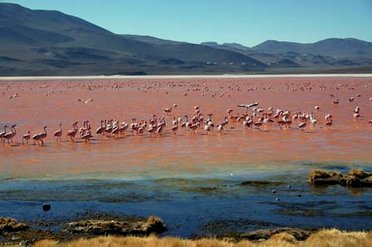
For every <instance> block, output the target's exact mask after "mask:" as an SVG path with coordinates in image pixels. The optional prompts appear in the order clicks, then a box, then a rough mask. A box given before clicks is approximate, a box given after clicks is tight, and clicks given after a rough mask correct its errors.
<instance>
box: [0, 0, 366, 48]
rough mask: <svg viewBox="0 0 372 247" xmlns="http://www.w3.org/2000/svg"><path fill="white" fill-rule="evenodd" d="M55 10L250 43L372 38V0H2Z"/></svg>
mask: <svg viewBox="0 0 372 247" xmlns="http://www.w3.org/2000/svg"><path fill="white" fill-rule="evenodd" d="M0 2H12V3H18V4H20V5H23V6H25V7H28V8H32V9H47V10H59V11H62V12H64V13H66V14H70V15H74V16H78V17H80V18H83V19H85V20H87V21H89V22H92V23H94V24H96V25H98V26H101V27H103V28H105V29H108V30H110V31H112V32H114V33H118V34H141V35H151V36H155V37H159V38H164V39H171V40H180V41H187V42H192V43H200V42H203V41H216V42H219V43H223V42H237V43H241V44H243V45H247V46H254V45H256V44H258V43H261V42H263V41H265V40H268V39H274V40H281V41H296V42H302V43H309V42H315V41H318V40H321V39H325V38H330V37H336V38H346V37H353V38H358V39H363V40H366V41H372V0H182V1H181V0H13V1H12V0H5V1H3V0H0Z"/></svg>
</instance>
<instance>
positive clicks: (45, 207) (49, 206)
mask: <svg viewBox="0 0 372 247" xmlns="http://www.w3.org/2000/svg"><path fill="white" fill-rule="evenodd" d="M51 208H52V207H51V205H50V204H49V203H44V204H43V211H49V210H50V209H51Z"/></svg>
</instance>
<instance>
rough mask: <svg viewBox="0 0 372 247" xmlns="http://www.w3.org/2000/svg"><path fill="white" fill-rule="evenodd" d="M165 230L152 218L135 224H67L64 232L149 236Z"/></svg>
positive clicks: (115, 221) (116, 222) (109, 222)
mask: <svg viewBox="0 0 372 247" xmlns="http://www.w3.org/2000/svg"><path fill="white" fill-rule="evenodd" d="M165 230H166V225H165V224H164V222H163V221H162V220H161V219H159V218H157V217H154V216H150V217H149V218H148V219H147V221H143V220H139V221H135V222H128V221H120V220H81V221H77V222H71V223H67V224H66V226H65V228H64V231H65V232H68V233H70V234H76V233H87V234H92V235H106V234H115V235H139V236H144V235H149V234H150V233H157V234H158V233H162V232H164V231H165Z"/></svg>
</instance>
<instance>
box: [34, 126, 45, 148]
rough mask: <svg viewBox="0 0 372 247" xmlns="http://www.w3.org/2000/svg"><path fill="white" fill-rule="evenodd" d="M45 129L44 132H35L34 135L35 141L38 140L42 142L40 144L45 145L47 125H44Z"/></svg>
mask: <svg viewBox="0 0 372 247" xmlns="http://www.w3.org/2000/svg"><path fill="white" fill-rule="evenodd" d="M43 129H44V132H41V133H39V134H35V135H33V136H32V139H33V140H34V141H37V142H38V143H39V144H40V146H43V145H44V141H43V139H45V138H46V137H47V131H46V129H47V126H44V128H43Z"/></svg>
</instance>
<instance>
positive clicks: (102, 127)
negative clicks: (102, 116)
mask: <svg viewBox="0 0 372 247" xmlns="http://www.w3.org/2000/svg"><path fill="white" fill-rule="evenodd" d="M105 129H106V126H105V125H104V121H103V120H101V126H100V127H98V128H97V130H96V134H97V135H98V138H99V137H100V136H101V135H102V134H103V133H104V132H105Z"/></svg>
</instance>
